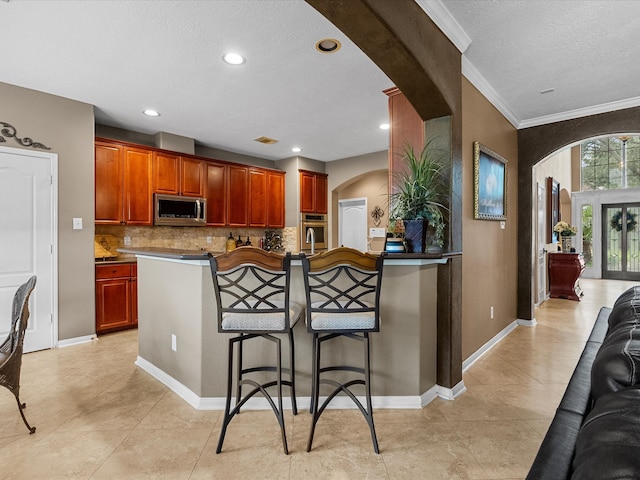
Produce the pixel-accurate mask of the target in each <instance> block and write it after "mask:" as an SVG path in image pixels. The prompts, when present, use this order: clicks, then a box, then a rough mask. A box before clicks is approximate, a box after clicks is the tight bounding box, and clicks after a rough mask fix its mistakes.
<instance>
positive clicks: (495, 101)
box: [462, 55, 521, 128]
mask: <svg viewBox="0 0 640 480" xmlns="http://www.w3.org/2000/svg"><path fill="white" fill-rule="evenodd" d="M462 75H464V76H465V77H466V79H467V80H469V81H470V82H471V83H472V84H473V86H474V87H476V88H477V89H478V90H479V91H480V93H482V94H483V95H484V96H485V97H486V98H487V100H489V102H490V103H491V104H492V105H493V106H494V107H496V108H497V109H498V111H499V112H500V113H501V114H502V115H504V117H505V118H506V119H507V120H508V121H509V123H511V125H513V126H514V127H516V128H519V127H520V123H521V122H520V119H519V118H518V116H517V115H516V114H515V113H513V111H512V110H511V108H509V105H508V104H507V102H505V101H504V100H503V98H502V97H501V96H500V95H499V94H498V92H496V90H495V89H494V88H493V87H492V86H491V84H490V83H489V82H488V81H487V79H486V78H484V77H483V76H482V74H481V73H480V72H479V71H478V70H477V69H476V67H474V66H473V64H472V63H471V62H470V61H469V60H467V58H466V57H465V56H464V55H463V56H462Z"/></svg>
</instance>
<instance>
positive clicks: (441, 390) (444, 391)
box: [436, 380, 467, 400]
mask: <svg viewBox="0 0 640 480" xmlns="http://www.w3.org/2000/svg"><path fill="white" fill-rule="evenodd" d="M436 387H437V388H438V390H437V392H438V396H439V397H440V398H444V399H445V400H455V399H456V398H458V397H459V396H460V395H462V394H463V393H464V392H466V391H467V387H465V386H464V382H463V381H462V380H460V382H458V383H457V384H456V385H454V387H453V388H446V387H442V386H440V385H436Z"/></svg>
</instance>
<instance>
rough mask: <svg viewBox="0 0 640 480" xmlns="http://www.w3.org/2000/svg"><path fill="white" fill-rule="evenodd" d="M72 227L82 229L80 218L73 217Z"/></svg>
mask: <svg viewBox="0 0 640 480" xmlns="http://www.w3.org/2000/svg"><path fill="white" fill-rule="evenodd" d="M73 229H74V230H82V218H74V219H73Z"/></svg>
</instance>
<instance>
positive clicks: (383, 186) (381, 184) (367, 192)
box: [332, 170, 389, 251]
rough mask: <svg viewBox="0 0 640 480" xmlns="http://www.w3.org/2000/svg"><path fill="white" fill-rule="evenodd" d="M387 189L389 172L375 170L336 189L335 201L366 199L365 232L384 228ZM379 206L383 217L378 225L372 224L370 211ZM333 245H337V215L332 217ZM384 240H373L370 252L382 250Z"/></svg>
mask: <svg viewBox="0 0 640 480" xmlns="http://www.w3.org/2000/svg"><path fill="white" fill-rule="evenodd" d="M388 189H389V171H388V170H376V171H375V172H370V173H367V174H365V175H362V176H360V177H358V179H357V180H356V181H354V182H352V183H350V184H348V185H347V186H345V187H343V188H340V187H338V188H337V189H336V194H337V199H336V201H340V200H345V199H347V198H366V199H367V231H369V229H370V228H374V227H378V228H386V226H387V223H388V220H389V212H388V210H389V208H388V205H387V204H388V197H389V196H388V193H387V192H388ZM376 206H379V207H380V208H381V209H382V210H383V211H384V216H383V217H382V218H381V219H380V225H375V224H374V223H373V218H372V217H371V211H372V210H373V209H374V208H375V207H376ZM333 220H334V228H333V238H332V242H333V245H338V225H337V223H338V215H337V213H336V214H335V215H334V216H333ZM384 240H385V239H384V238H374V239H373V240H372V241H371V247H370V249H371V250H374V251H381V250H384Z"/></svg>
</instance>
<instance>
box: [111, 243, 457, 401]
mask: <svg viewBox="0 0 640 480" xmlns="http://www.w3.org/2000/svg"><path fill="white" fill-rule="evenodd" d="M120 251H121V252H123V253H128V254H132V255H135V256H136V257H137V265H138V342H139V348H138V358H137V361H136V364H137V365H138V366H139V367H140V368H142V369H143V370H145V371H146V372H148V373H149V374H151V375H153V376H154V377H155V378H157V379H158V380H160V381H161V382H162V383H164V384H165V385H167V386H168V387H169V388H171V389H172V390H173V391H174V392H175V393H177V394H178V395H179V396H180V397H182V398H183V399H184V400H185V401H187V402H188V403H189V404H191V405H192V406H193V407H194V408H197V409H222V408H223V407H224V398H225V394H226V390H225V388H226V387H225V386H226V362H227V342H228V339H229V335H228V334H223V333H218V329H217V325H216V310H215V309H216V302H215V299H214V295H213V283H212V279H211V272H210V268H209V261H208V253H206V252H201V251H180V250H172V249H160V248H155V249H151V248H136V249H121V250H120ZM446 262H447V259H446V258H428V257H427V256H420V255H402V254H396V255H389V256H387V257H386V258H385V261H384V271H383V280H382V293H381V302H380V308H381V327H380V332H378V333H376V334H374V335H372V337H371V338H372V347H371V348H372V352H374V353H372V366H371V370H372V395H373V404H374V407H376V408H420V407H421V406H423V405H426V404H428V403H429V402H430V401H431V400H432V399H433V398H435V397H436V395H437V385H436V367H437V357H436V355H437V351H436V350H437V345H436V326H437V325H436V314H437V311H436V303H437V291H436V285H437V267H438V264H443V263H446ZM292 265H293V267H292V273H291V299H292V301H296V302H299V303H301V304H304V303H305V301H304V287H303V278H302V267H301V261H300V260H299V259H296V257H295V256H294V260H292ZM294 337H295V345H296V351H295V355H296V383H297V386H296V388H297V396H298V398H299V406H302V408H304V405H305V404H306V405H308V404H309V396H310V386H311V376H310V372H311V335H310V334H308V333H307V331H306V326H305V324H304V320H303V319H302V320H301V321H299V322H298V324H297V325H296V326H295V328H294ZM328 348H330V347H328ZM340 352H341V353H338V350H336V352H335V355H346V357H347V358H345V361H347V362H349V361H353V362H354V363H358V362H359V361H360V362H361V361H362V360H361V358H360V357H361V355H362V352H361V351H359V350H358V349H356V350H355V351H354V352H353V354H354V358H351V357H350V356H349V353H350V352H348V353H347V354H345V353H344V352H343V350H340ZM333 353H334V352H328V354H329V355H332V354H333ZM287 354H288V353H287ZM246 355H247V356H248V357H249V358H251V356H254V357H255V358H256V359H259V358H261V357H262V356H264V355H271V352H269V351H266V350H265V351H262V350H259V349H256V350H255V351H250V352H246ZM283 361H286V359H283ZM255 400H256V402H258V403H259V401H260V400H261V399H255ZM336 400H338V402H336V406H340V405H341V403H340V402H339V399H336ZM252 401H253V400H252ZM265 405H266V403H265ZM344 405H345V406H349V403H347V402H346V401H345V402H344ZM249 407H251V405H249ZM255 408H260V406H259V405H257V404H256V405H255Z"/></svg>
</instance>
